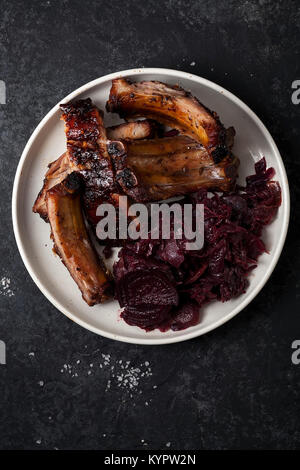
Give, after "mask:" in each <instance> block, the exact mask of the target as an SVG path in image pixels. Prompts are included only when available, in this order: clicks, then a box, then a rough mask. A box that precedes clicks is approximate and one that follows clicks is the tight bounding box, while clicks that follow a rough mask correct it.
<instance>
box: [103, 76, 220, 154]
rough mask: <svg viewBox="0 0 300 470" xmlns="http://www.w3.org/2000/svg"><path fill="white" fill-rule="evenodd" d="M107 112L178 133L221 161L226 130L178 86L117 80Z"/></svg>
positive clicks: (155, 82) (213, 115) (111, 91)
mask: <svg viewBox="0 0 300 470" xmlns="http://www.w3.org/2000/svg"><path fill="white" fill-rule="evenodd" d="M106 109H107V111H109V112H115V113H118V114H119V115H120V117H123V118H129V117H140V116H145V117H147V118H151V119H155V120H157V121H159V122H162V123H164V124H166V125H168V126H170V127H172V128H175V129H178V130H179V131H181V132H182V133H183V134H186V135H187V136H189V137H191V138H192V139H194V140H196V141H198V142H200V143H201V144H202V145H204V146H205V147H206V148H208V149H211V151H212V154H213V156H214V155H216V160H217V162H218V161H220V156H221V153H222V148H223V147H224V145H225V139H226V131H225V128H224V127H223V125H222V124H221V122H220V120H219V118H218V116H217V114H216V113H213V112H211V111H209V110H208V109H207V108H206V107H205V106H203V105H202V104H201V103H200V102H199V101H198V100H197V99H196V98H195V97H194V96H192V95H191V94H190V93H187V92H186V91H185V90H183V89H182V88H180V87H178V86H170V85H166V84H165V83H161V82H157V81H149V82H146V81H145V82H136V83H131V82H130V81H129V80H126V79H124V78H118V79H115V80H113V81H112V87H111V90H110V95H109V100H108V102H107V104H106Z"/></svg>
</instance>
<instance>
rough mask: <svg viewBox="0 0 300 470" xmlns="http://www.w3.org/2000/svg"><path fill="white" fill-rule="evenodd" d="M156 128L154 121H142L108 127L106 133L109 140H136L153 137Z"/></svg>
mask: <svg viewBox="0 0 300 470" xmlns="http://www.w3.org/2000/svg"><path fill="white" fill-rule="evenodd" d="M156 127H157V125H156V123H155V122H154V121H152V120H150V119H144V120H142V121H133V122H125V123H124V124H119V125H118V126H113V127H108V128H107V129H106V132H107V137H108V138H109V139H110V140H138V139H147V138H150V137H154V133H155V131H156Z"/></svg>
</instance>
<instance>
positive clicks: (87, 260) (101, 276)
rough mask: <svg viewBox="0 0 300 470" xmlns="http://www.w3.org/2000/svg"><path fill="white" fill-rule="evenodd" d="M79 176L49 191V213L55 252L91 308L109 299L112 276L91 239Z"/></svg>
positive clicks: (72, 175) (71, 175) (74, 174)
mask: <svg viewBox="0 0 300 470" xmlns="http://www.w3.org/2000/svg"><path fill="white" fill-rule="evenodd" d="M80 186H81V182H80V176H79V174H76V173H71V174H70V175H68V176H67V177H66V178H65V179H64V181H62V182H61V183H59V184H57V185H56V186H54V187H52V188H51V189H49V190H48V191H47V195H46V201H47V213H48V218H49V222H50V225H51V231H52V238H53V241H54V250H55V252H56V253H57V254H58V255H59V256H60V258H61V260H62V262H63V263H64V265H65V266H66V267H67V268H68V270H69V273H70V274H71V276H72V278H73V279H74V281H75V282H76V284H77V285H78V287H79V289H80V290H81V293H82V297H83V299H84V300H85V301H86V302H87V304H88V305H90V306H92V305H95V304H96V303H99V302H102V301H103V300H105V299H106V298H107V295H108V294H109V291H110V287H111V286H110V278H109V274H108V272H107V270H106V268H105V267H104V265H103V264H102V263H101V260H100V258H99V256H98V254H97V253H96V251H95V249H94V248H93V245H92V243H91V240H90V238H89V236H88V233H87V229H86V226H85V223H84V218H83V214H82V209H81V202H80Z"/></svg>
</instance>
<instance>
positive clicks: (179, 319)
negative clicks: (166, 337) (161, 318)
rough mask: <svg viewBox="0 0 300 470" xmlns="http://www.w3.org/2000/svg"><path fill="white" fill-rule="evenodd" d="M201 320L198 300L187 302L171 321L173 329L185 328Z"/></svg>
mask: <svg viewBox="0 0 300 470" xmlns="http://www.w3.org/2000/svg"><path fill="white" fill-rule="evenodd" d="M198 322H199V305H197V304H196V302H186V303H185V304H183V305H181V306H180V307H179V308H178V309H177V310H176V312H175V315H174V317H173V320H172V323H171V330H173V331H179V330H185V329H186V328H189V327H190V326H195V325H197V323H198Z"/></svg>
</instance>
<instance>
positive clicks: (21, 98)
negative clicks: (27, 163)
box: [0, 0, 300, 449]
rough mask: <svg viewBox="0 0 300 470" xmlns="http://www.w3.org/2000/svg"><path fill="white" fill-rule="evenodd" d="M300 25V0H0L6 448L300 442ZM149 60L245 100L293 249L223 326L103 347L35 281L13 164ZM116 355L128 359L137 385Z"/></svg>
mask: <svg viewBox="0 0 300 470" xmlns="http://www.w3.org/2000/svg"><path fill="white" fill-rule="evenodd" d="M299 34H300V6H299V2H296V1H293V0H286V1H285V2H281V1H280V2H279V1H263V0H261V1H251V2H248V1H247V2H246V1H245V2H241V1H235V0H230V1H225V0H224V1H195V0H194V1H190V0H182V1H172V0H160V1H157V0H144V1H141V0H131V1H129V0H127V1H126V0H123V1H115V0H111V1H109V2H108V1H84V2H83V1H81V0H65V1H54V0H50V1H26V2H25V1H7V2H5V1H0V80H4V81H5V82H6V85H7V104H6V105H0V142H1V145H0V181H1V194H2V197H1V203H0V215H1V225H0V240H1V244H0V259H1V272H0V277H1V278H3V277H4V278H10V279H11V285H10V288H11V290H12V291H13V292H14V293H15V295H14V296H11V297H9V296H8V295H4V291H3V288H1V289H2V290H1V292H2V295H1V296H0V339H1V340H3V341H5V342H6V345H7V365H6V366H3V365H0V416H1V418H0V448H1V449H41V448H43V449H54V448H59V449H75V448H76V449H93V448H96V449H141V448H148V449H168V448H171V449H198V448H199V449H202V448H205V449H225V448H230V449H232V448H274V449H275V448H276V449H280V448H299V447H300V444H299V443H300V422H299V415H300V365H299V366H296V365H293V364H292V362H291V353H292V349H291V343H292V341H293V340H295V339H300V317H299V295H300V290H299V268H300V260H299V237H298V233H297V232H299V223H298V221H299V208H298V207H297V205H296V199H297V196H299V187H300V185H299V178H300V171H299V161H300V159H299V119H300V105H299V106H295V105H293V104H292V102H291V94H292V89H291V84H292V82H293V81H294V80H296V79H300V41H299ZM193 62H195V65H194V66H192V65H191V64H192V63H193ZM137 66H138V67H141V66H150V67H151V66H159V67H167V68H174V69H180V70H185V71H190V72H193V73H196V74H198V75H200V76H203V77H206V78H208V79H210V80H213V81H215V82H216V83H219V84H220V85H222V86H224V87H225V88H227V89H229V90H230V91H232V92H233V93H235V94H236V95H237V96H239V97H240V98H241V99H242V100H244V101H245V102H246V103H248V104H249V105H250V106H251V108H252V109H253V110H254V111H255V112H256V113H257V114H258V115H259V116H260V117H261V119H262V120H263V121H264V123H265V124H266V125H267V127H268V128H269V129H270V131H271V133H272V134H273V136H274V138H275V140H276V142H277V144H278V146H279V149H280V151H281V153H282V156H283V158H284V162H285V165H286V169H287V172H288V176H289V181H290V187H291V196H292V217H291V224H290V230H289V235H288V239H287V243H286V246H285V248H284V251H283V254H282V256H281V259H280V262H279V263H278V266H277V267H276V270H275V272H274V274H273V275H272V277H271V279H270V280H269V282H268V284H267V285H266V286H265V288H264V289H263V291H262V292H261V293H260V294H259V295H258V297H257V298H256V299H255V300H254V301H253V302H252V303H251V305H250V306H249V307H248V308H247V309H246V310H244V311H243V312H242V313H241V314H240V315H238V316H237V317H236V318H234V319H233V320H232V321H230V322H229V323H227V324H226V325H224V326H223V327H221V328H219V329H218V330H216V331H214V332H212V333H210V334H208V335H206V336H204V337H201V338H198V339H195V340H192V341H188V342H185V343H181V344H176V345H169V346H163V347H141V346H134V345H128V344H122V343H117V342H113V341H110V340H106V339H104V338H101V337H98V336H96V335H95V334H92V333H89V332H88V331H85V330H84V329H83V328H81V327H79V326H77V325H76V324H74V323H72V322H71V321H70V320H68V319H67V318H66V317H64V315H62V314H61V313H59V312H58V311H57V310H56V309H55V308H54V307H53V306H52V305H51V304H50V303H49V302H48V301H47V300H46V299H45V298H44V297H43V295H42V294H41V293H40V291H39V290H38V288H37V287H36V286H35V285H34V283H33V282H32V280H31V279H30V277H29V275H28V274H27V272H26V270H25V268H24V266H23V263H22V260H21V259H20V256H19V254H18V252H17V248H16V244H15V240H14V235H13V232H12V224H11V191H12V185H13V179H14V173H15V170H16V167H17V164H18V160H19V158H20V155H21V152H22V150H23V148H24V145H25V143H26V141H27V140H28V138H29V136H30V134H31V132H32V131H33V130H34V128H35V127H36V125H37V124H38V122H39V121H40V120H41V118H42V117H43V116H44V115H45V114H46V113H47V112H48V110H49V109H50V108H51V107H52V106H53V105H54V104H55V103H57V102H58V101H59V100H60V99H61V98H62V97H64V96H65V95H67V94H68V93H69V92H71V91H72V90H73V89H75V88H77V87H79V86H80V85H82V84H84V83H85V82H88V81H90V80H91V79H94V78H96V77H99V76H101V75H104V74H107V73H109V72H113V71H117V70H122V69H127V68H133V67H137ZM5 293H6V294H7V291H5ZM32 353H34V355H33V354H32ZM102 354H105V355H110V364H107V363H106V362H108V361H105V359H104V358H103V357H102ZM77 360H80V361H81V362H80V364H77V363H76V361H77ZM119 361H130V364H129V366H128V369H127V371H128V370H130V374H129V375H130V378H131V380H133V382H132V387H133V389H132V390H130V389H129V385H128V384H126V383H125V382H124V378H123V381H121V382H118V377H119V378H121V379H122V375H121V373H122V371H123V369H122V364H120V363H119ZM100 363H101V364H102V368H101V367H100ZM148 363H149V364H148ZM64 364H66V365H68V364H70V365H71V373H68V372H66V371H65V372H63V373H62V372H61V370H64V368H63V365H64ZM90 364H93V367H91V366H90ZM140 364H142V367H141V372H139V371H136V370H135V369H134V368H135V367H139V365H140ZM112 365H114V366H115V370H116V371H117V372H116V374H115V375H116V376H115V377H113V376H112V374H113V372H112V370H111V366H112ZM150 368H151V371H150ZM89 371H91V373H90V374H89V373H88V372H89ZM76 373H77V375H78V376H76V375H75V374H76ZM150 373H152V375H150ZM117 376H118V377H117ZM134 378H136V381H135V380H134ZM109 380H111V383H110V382H109ZM119 383H121V386H120V387H119V386H118V384H119ZM168 446H170V447H168Z"/></svg>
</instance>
